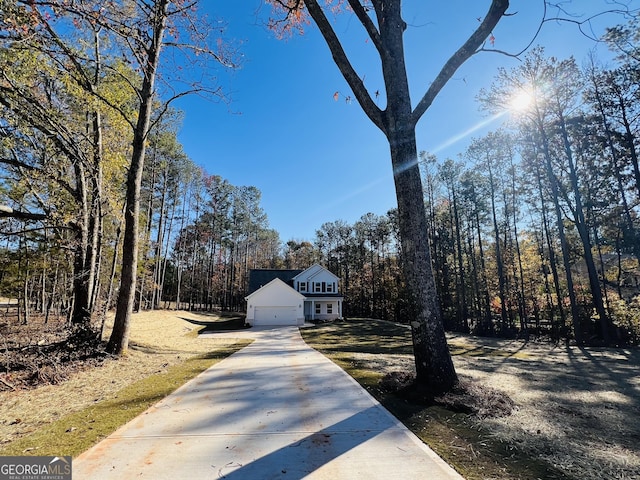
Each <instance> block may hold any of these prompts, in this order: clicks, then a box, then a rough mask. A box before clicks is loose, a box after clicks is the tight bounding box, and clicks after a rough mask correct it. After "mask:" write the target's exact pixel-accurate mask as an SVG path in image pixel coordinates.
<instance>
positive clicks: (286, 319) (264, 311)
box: [253, 307, 297, 325]
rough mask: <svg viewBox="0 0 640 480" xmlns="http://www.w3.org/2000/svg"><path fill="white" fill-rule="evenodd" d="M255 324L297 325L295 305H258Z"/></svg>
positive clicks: (255, 312)
mask: <svg viewBox="0 0 640 480" xmlns="http://www.w3.org/2000/svg"><path fill="white" fill-rule="evenodd" d="M253 315H254V317H253V319H254V320H253V323H254V325H296V324H297V320H296V308H295V307H256V308H255V311H254V314H253Z"/></svg>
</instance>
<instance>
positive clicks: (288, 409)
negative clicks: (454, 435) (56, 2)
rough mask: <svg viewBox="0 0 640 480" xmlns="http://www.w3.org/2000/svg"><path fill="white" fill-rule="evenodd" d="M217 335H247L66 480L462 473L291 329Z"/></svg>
mask: <svg viewBox="0 0 640 480" xmlns="http://www.w3.org/2000/svg"><path fill="white" fill-rule="evenodd" d="M216 335H220V334H216ZM226 336H233V337H247V336H248V337H251V338H255V339H256V341H255V342H254V343H252V344H251V345H250V346H248V347H246V348H244V349H243V350H241V351H240V352H238V353H235V354H234V355H232V356H230V357H228V358H226V359H225V360H223V361H222V362H219V363H218V364H216V365H214V366H213V367H211V368H210V369H208V370H207V371H205V372H203V373H202V374H201V375H199V376H198V377H196V378H195V379H193V380H192V381H190V382H188V383H186V384H185V385H183V386H182V387H180V388H179V389H178V390H177V391H175V392H174V393H173V394H171V395H169V396H168V397H166V398H165V399H164V400H162V401H161V402H159V403H158V404H156V405H154V406H153V407H151V408H150V409H149V410H147V411H146V412H145V413H143V414H142V415H140V416H139V417H137V418H135V419H134V420H132V421H131V422H130V423H128V424H127V425H125V426H123V427H122V428H120V429H119V430H118V431H116V432H115V433H113V434H112V435H111V436H109V437H108V438H106V439H105V440H103V441H102V442H100V443H99V444H98V445H96V446H94V447H93V448H91V449H90V450H88V451H87V452H85V453H83V454H82V455H80V456H79V457H78V458H76V459H74V461H73V478H74V480H99V479H117V480H125V479H134V478H135V479H139V478H149V479H154V480H155V479H172V480H175V479H216V478H224V479H229V480H253V479H256V480H263V479H302V478H309V479H330V480H336V479H348V480H353V479H363V480H371V479H378V478H379V479H385V480H388V479H399V480H400V479H401V480H410V479H420V480H427V479H428V480H440V479H443V480H444V479H462V477H461V476H459V475H458V474H457V473H456V472H455V471H454V470H453V469H452V468H451V467H449V466H448V465H447V464H446V463H445V462H444V461H443V460H442V459H440V457H438V456H437V455H436V454H435V453H433V451H432V450H430V449H429V448H428V447H426V446H425V445H424V444H423V443H422V442H421V441H420V440H419V439H418V438H417V437H416V436H415V435H413V434H412V433H411V432H410V431H409V430H408V429H406V428H405V427H404V426H403V425H402V424H400V423H399V422H398V421H397V420H396V419H395V418H394V417H393V416H392V415H391V414H390V413H389V412H388V411H387V410H385V409H384V408H383V407H382V406H381V405H380V404H379V403H378V402H377V401H376V400H375V399H373V398H372V397H371V396H370V395H369V394H368V393H367V392H366V391H365V390H364V389H362V388H361V387H360V386H359V385H358V384H357V383H356V382H355V380H353V379H352V378H351V377H350V376H348V375H347V374H346V373H344V372H343V371H342V370H341V369H340V368H338V367H337V366H336V365H334V364H333V363H332V362H331V361H329V360H327V359H326V358H325V357H324V356H323V355H321V354H320V353H318V352H316V351H315V350H313V349H311V348H309V347H308V346H307V345H306V344H305V343H304V341H302V338H301V337H300V333H299V332H298V329H297V328H295V327H279V328H262V329H257V328H253V329H251V330H247V331H243V332H231V333H227V334H226Z"/></svg>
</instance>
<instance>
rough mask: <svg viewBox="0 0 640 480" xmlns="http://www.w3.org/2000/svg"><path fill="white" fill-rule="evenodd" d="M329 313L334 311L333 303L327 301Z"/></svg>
mask: <svg viewBox="0 0 640 480" xmlns="http://www.w3.org/2000/svg"><path fill="white" fill-rule="evenodd" d="M327 313H333V303H327Z"/></svg>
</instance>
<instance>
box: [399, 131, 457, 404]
mask: <svg viewBox="0 0 640 480" xmlns="http://www.w3.org/2000/svg"><path fill="white" fill-rule="evenodd" d="M389 142H390V145H391V159H392V162H393V168H394V171H395V172H396V174H395V187H396V196H397V199H398V223H399V227H400V238H401V244H402V260H403V262H402V264H403V265H402V267H403V271H404V274H405V278H406V280H407V285H406V287H407V292H408V294H409V297H410V298H409V300H410V302H411V303H410V305H411V307H412V308H411V309H410V312H411V318H410V325H411V334H412V338H413V350H414V354H415V364H416V380H417V382H418V383H419V384H420V385H423V386H426V387H427V388H429V389H431V390H433V391H445V390H449V389H450V388H452V387H453V386H454V385H455V384H456V383H457V381H458V377H457V375H456V372H455V369H454V367H453V362H452V360H451V355H450V354H449V349H448V347H447V340H446V337H445V333H444V327H443V325H442V314H441V312H440V303H439V300H438V293H437V290H436V282H435V279H434V276H433V270H432V265H431V253H430V247H429V240H428V236H427V217H426V212H425V207H424V201H423V190H422V181H421V179H420V170H419V168H418V162H417V160H418V155H417V148H416V139H415V132H414V130H413V129H405V130H400V131H399V132H398V134H397V136H396V137H395V138H390V139H389Z"/></svg>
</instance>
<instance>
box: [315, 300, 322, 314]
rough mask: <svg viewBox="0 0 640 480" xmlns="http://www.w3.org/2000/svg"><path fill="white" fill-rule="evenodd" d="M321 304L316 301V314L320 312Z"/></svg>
mask: <svg viewBox="0 0 640 480" xmlns="http://www.w3.org/2000/svg"><path fill="white" fill-rule="evenodd" d="M321 307H322V305H321V304H319V303H316V315H318V314H320V313H322V309H321Z"/></svg>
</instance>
